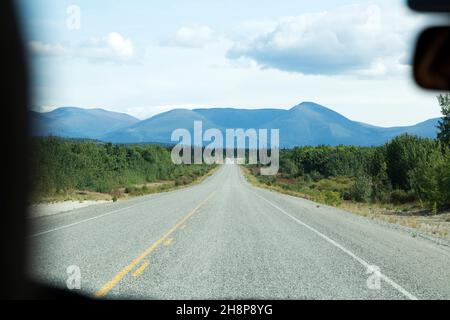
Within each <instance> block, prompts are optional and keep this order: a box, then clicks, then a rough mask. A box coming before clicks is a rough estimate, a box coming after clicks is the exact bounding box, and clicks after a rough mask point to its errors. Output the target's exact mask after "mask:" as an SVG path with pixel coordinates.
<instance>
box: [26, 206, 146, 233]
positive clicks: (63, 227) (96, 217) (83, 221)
mask: <svg viewBox="0 0 450 320" xmlns="http://www.w3.org/2000/svg"><path fill="white" fill-rule="evenodd" d="M144 203H145V202H141V203H136V204H134V205H131V206H129V207H126V208H121V209H117V210H113V211H110V212H107V213H104V214H101V215H99V216H95V217H92V218H89V219H84V220H80V221H77V222H74V223H70V224H67V225H64V226H61V227H57V228H53V229H50V230H47V231H42V232H39V233H35V234H32V235H30V236H28V238H29V239H31V238H36V237H39V236H42V235H44V234H48V233H51V232H55V231H58V230H63V229H67V228H70V227H73V226H76V225H79V224H82V223H85V222H88V221H91V220H96V219H100V218H103V217H106V216H109V215H110V214H114V213H118V212H121V211H125V210H128V209H131V208H134V207H137V206H139V205H142V204H144Z"/></svg>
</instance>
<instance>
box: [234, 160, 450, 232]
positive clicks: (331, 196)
mask: <svg viewBox="0 0 450 320" xmlns="http://www.w3.org/2000/svg"><path fill="white" fill-rule="evenodd" d="M241 168H242V171H243V173H244V176H245V177H246V179H247V181H248V182H249V183H251V184H252V185H254V186H256V187H260V188H266V189H270V190H273V191H277V192H280V193H284V194H288V195H291V196H295V197H300V198H304V199H308V200H311V201H314V202H318V203H323V204H327V205H331V206H334V207H337V208H340V209H343V210H346V211H348V212H351V213H354V214H358V215H361V216H364V217H368V218H370V219H378V220H382V221H385V222H388V223H392V224H397V225H401V226H406V227H409V228H413V229H417V230H418V231H420V232H422V233H425V234H429V235H432V236H437V237H441V238H445V239H448V240H450V212H443V213H441V214H436V215H433V214H431V211H430V210H425V209H423V208H422V207H421V206H420V205H419V204H418V203H406V204H392V203H364V202H361V203H360V202H354V201H346V200H342V199H341V198H340V197H336V194H335V191H332V190H321V192H318V191H317V190H314V189H308V188H304V189H302V190H301V191H298V190H294V189H295V188H293V187H292V184H293V181H285V180H283V179H279V178H276V177H272V178H263V177H258V176H257V174H256V170H255V169H254V168H249V167H245V166H241ZM328 182H329V180H328V179H324V180H323V181H319V182H318V183H316V186H319V187H320V186H323V185H326V184H327V183H328ZM345 182H346V181H345V179H343V181H341V184H342V185H345Z"/></svg>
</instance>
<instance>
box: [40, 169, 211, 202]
mask: <svg viewBox="0 0 450 320" xmlns="http://www.w3.org/2000/svg"><path fill="white" fill-rule="evenodd" d="M218 168H219V167H218V166H210V167H209V169H208V170H207V171H206V172H205V173H204V174H200V175H187V176H184V177H179V178H177V179H173V180H163V181H157V182H151V183H145V184H136V185H130V186H122V187H119V188H117V189H115V190H114V191H112V192H92V191H86V190H75V189H68V190H60V191H55V192H51V193H47V194H45V195H39V194H36V195H34V197H33V199H32V203H33V204H38V203H55V202H63V201H80V202H82V201H89V200H92V201H100V200H107V201H117V200H120V199H127V198H131V197H138V196H144V195H148V194H153V193H161V192H169V191H174V190H178V189H182V188H187V187H190V186H193V185H196V184H199V183H201V182H203V181H204V180H205V179H206V178H207V177H209V176H212V175H213V174H214V173H215V172H216V171H217V170H218Z"/></svg>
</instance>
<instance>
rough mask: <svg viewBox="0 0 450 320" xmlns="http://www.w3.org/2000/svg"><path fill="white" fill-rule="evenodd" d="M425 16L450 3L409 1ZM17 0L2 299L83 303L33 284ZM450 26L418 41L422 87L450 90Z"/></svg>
mask: <svg viewBox="0 0 450 320" xmlns="http://www.w3.org/2000/svg"><path fill="white" fill-rule="evenodd" d="M408 4H409V6H410V8H411V9H413V10H416V11H419V12H422V13H423V14H428V15H432V14H436V13H449V14H450V2H449V1H444V0H441V1H438V0H433V1H430V0H409V2H408ZM16 10H17V8H16V7H15V3H14V1H12V0H3V1H1V4H0V25H1V27H0V32H1V36H2V38H3V39H4V42H5V47H4V50H2V55H3V56H2V59H1V61H0V64H1V66H2V67H1V70H2V75H3V77H4V81H3V99H4V102H3V105H4V114H3V117H2V122H3V123H2V141H3V142H2V145H3V148H4V152H3V163H4V164H3V170H4V174H3V177H4V181H3V185H4V188H3V192H2V202H3V205H2V215H1V218H0V219H1V220H0V237H1V240H0V242H1V244H0V256H1V261H2V263H1V276H0V277H1V280H0V281H1V286H0V291H1V293H0V296H1V298H2V299H79V298H82V297H81V296H79V295H76V294H74V293H71V292H69V291H65V290H59V289H53V288H51V287H49V286H47V285H41V284H37V283H33V282H31V281H29V280H28V279H27V278H26V276H25V274H26V272H25V270H26V265H27V246H26V243H27V241H26V240H27V239H26V234H27V219H26V211H27V206H26V203H27V198H28V196H29V193H28V190H29V188H28V187H29V181H28V179H29V176H30V175H29V165H28V164H29V160H30V159H31V157H33V155H32V154H30V152H29V148H28V142H29V135H28V132H29V130H28V128H29V121H28V120H29V119H28V113H27V110H28V107H29V102H30V73H29V68H28V62H27V58H26V53H25V52H26V51H25V50H24V44H23V41H22V36H21V28H20V25H21V24H20V21H19V16H20V15H19V14H18V12H17V11H16ZM449 57H450V25H449V26H438V27H436V26H434V27H431V28H429V29H427V30H424V31H423V32H422V34H421V35H420V36H419V37H418V41H417V46H416V53H415V59H414V68H413V70H414V72H413V73H414V74H413V75H412V76H414V78H415V80H416V82H417V84H418V85H419V86H421V87H423V88H426V89H430V90H450V58H449Z"/></svg>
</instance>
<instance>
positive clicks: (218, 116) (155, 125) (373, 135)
mask: <svg viewBox="0 0 450 320" xmlns="http://www.w3.org/2000/svg"><path fill="white" fill-rule="evenodd" d="M31 117H32V121H33V134H34V135H35V136H48V135H54V136H60V137H66V138H84V139H96V140H101V141H104V142H113V143H173V142H171V140H170V137H171V134H172V132H173V131H174V130H175V129H178V128H183V129H188V130H189V131H190V132H193V124H194V121H202V122H203V129H204V130H206V129H209V128H217V129H219V130H221V131H222V132H225V129H227V128H230V129H235V128H242V129H249V128H255V129H260V128H261V129H280V145H281V146H282V147H286V148H291V147H295V146H303V145H311V146H317V145H359V146H375V145H381V144H383V143H385V142H386V141H388V140H390V139H392V138H394V137H396V136H398V135H400V134H404V133H408V134H414V135H418V136H421V137H425V138H435V137H436V134H437V129H436V125H437V123H438V120H439V118H435V119H429V120H427V121H424V122H421V123H418V124H416V125H413V126H405V127H391V128H384V127H377V126H372V125H369V124H365V123H361V122H357V121H352V120H350V119H348V118H346V117H344V116H343V115H341V114H339V113H337V112H335V111H333V110H331V109H329V108H326V107H324V106H321V105H319V104H316V103H313V102H303V103H301V104H299V105H297V106H295V107H293V108H292V109H289V110H284V109H255V110H249V109H234V108H211V109H194V110H188V109H174V110H171V111H168V112H164V113H161V114H158V115H156V116H154V117H151V118H149V119H146V120H142V121H140V120H139V119H137V118H134V117H132V116H130V115H127V114H124V113H117V112H111V111H106V110H103V109H82V108H77V107H62V108H58V109H55V110H53V111H51V112H47V113H40V112H34V111H31Z"/></svg>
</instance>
